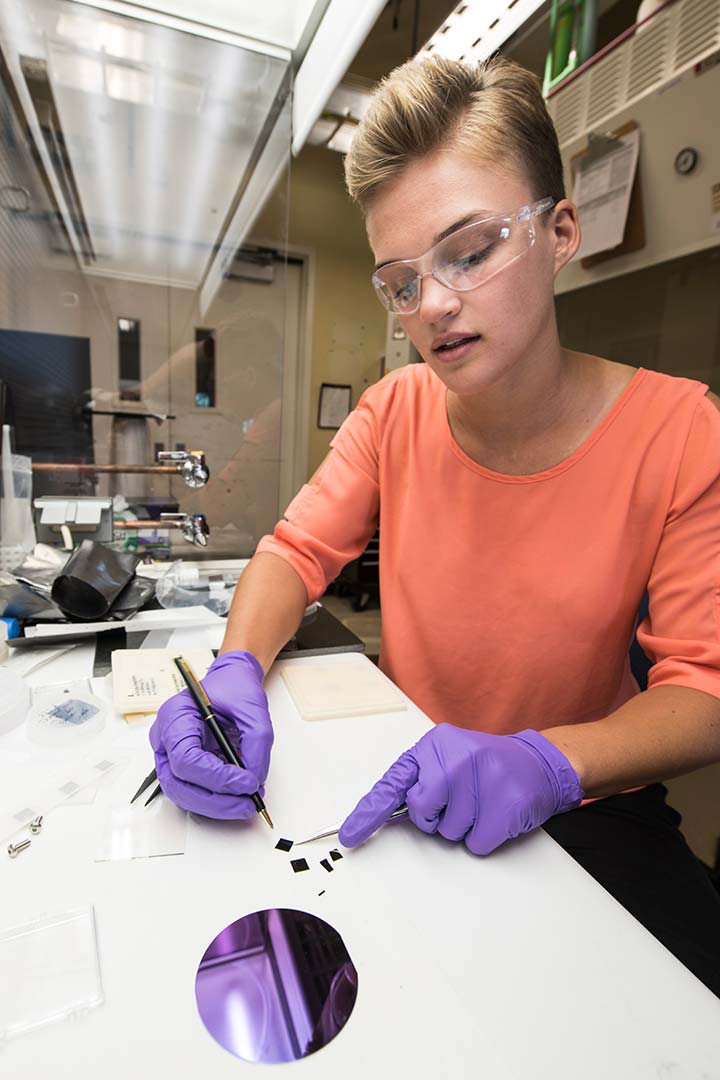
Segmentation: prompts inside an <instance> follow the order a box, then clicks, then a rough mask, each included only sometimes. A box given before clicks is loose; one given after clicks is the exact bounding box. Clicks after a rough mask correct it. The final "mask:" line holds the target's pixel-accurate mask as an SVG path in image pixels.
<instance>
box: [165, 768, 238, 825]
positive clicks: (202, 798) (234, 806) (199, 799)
mask: <svg viewBox="0 0 720 1080" xmlns="http://www.w3.org/2000/svg"><path fill="white" fill-rule="evenodd" d="M157 773H158V780H159V782H160V787H161V788H162V790H163V794H164V795H167V797H168V798H169V799H170V800H171V801H172V802H174V803H175V805H176V806H179V807H180V809H181V810H190V811H191V812H192V813H194V814H202V815H203V817H209V818H217V819H220V820H227V821H240V820H245V819H247V818H251V817H252V816H253V814H256V813H257V811H256V809H255V804H254V803H253V802H252V800H251V799H249V798H248V796H247V795H218V794H217V792H213V791H207V790H206V789H205V788H202V787H197V786H196V785H195V784H187V783H185V781H184V780H178V778H177V777H176V776H173V774H172V772H171V771H170V769H169V768H166V769H162V768H161V767H160V766H159V765H158V769H157Z"/></svg>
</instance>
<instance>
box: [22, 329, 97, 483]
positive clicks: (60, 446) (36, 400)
mask: <svg viewBox="0 0 720 1080" xmlns="http://www.w3.org/2000/svg"><path fill="white" fill-rule="evenodd" d="M0 381H1V382H2V383H4V384H5V387H6V388H7V389H8V390H9V393H7V392H6V393H5V394H3V401H4V402H5V414H6V415H5V416H4V417H2V422H3V423H8V422H9V423H12V424H13V426H14V432H15V451H16V453H18V454H25V455H27V456H28V457H31V458H32V459H33V461H37V462H41V461H55V462H88V463H91V462H92V461H93V460H94V455H93V436H92V417H91V416H90V413H89V412H88V411H87V410H86V408H85V406H86V405H87V403H88V400H89V397H90V340H89V339H88V338H81V337H68V336H66V335H61V334H34V333H30V332H28V331H25V330H0ZM40 475H41V476H42V477H43V482H42V483H37V480H38V479H39V476H38V475H36V477H35V481H36V482H35V483H34V484H33V491H34V493H35V494H36V495H37V494H40V493H41V492H42V493H45V494H47V493H49V491H50V490H52V489H53V488H56V487H57V485H58V484H59V485H60V487H59V488H58V490H63V489H65V490H67V487H66V484H67V480H69V479H70V476H66V477H65V478H64V479H63V477H62V474H53V473H42V474H40ZM71 475H72V474H71ZM78 479H79V478H78ZM71 486H72V485H71ZM81 486H83V487H84V486H85V485H84V484H81Z"/></svg>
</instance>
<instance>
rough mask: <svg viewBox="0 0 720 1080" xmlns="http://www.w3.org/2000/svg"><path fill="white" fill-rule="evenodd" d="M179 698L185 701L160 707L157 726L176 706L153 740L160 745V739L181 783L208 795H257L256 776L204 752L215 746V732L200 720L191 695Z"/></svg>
mask: <svg viewBox="0 0 720 1080" xmlns="http://www.w3.org/2000/svg"><path fill="white" fill-rule="evenodd" d="M178 696H179V697H180V698H181V699H182V700H180V701H175V700H174V699H171V701H170V702H166V703H165V704H164V705H162V706H161V708H160V711H159V712H158V720H157V721H156V723H158V722H160V721H161V720H162V719H164V717H161V713H162V712H163V710H165V709H166V706H169V705H170V704H171V702H173V703H174V707H173V708H172V709H169V708H168V709H167V713H166V715H167V716H168V717H169V718H168V719H166V722H165V723H164V725H162V727H161V729H160V731H159V732H158V734H157V736H156V738H155V740H154V741H155V743H157V741H158V738H159V739H160V745H162V748H163V750H164V751H165V754H166V755H167V759H168V762H169V765H170V771H171V772H172V774H173V775H174V776H176V777H177V778H178V779H179V780H186V781H187V782H188V783H190V784H196V785H197V786H198V787H203V788H206V789H207V790H208V791H215V792H218V793H222V794H225V795H252V794H253V793H254V792H256V791H257V789H258V787H259V786H260V780H259V779H258V777H257V776H256V775H255V773H254V772H252V771H251V770H250V769H239V768H238V767H237V765H229V764H226V763H225V762H224V761H223V760H221V758H220V757H218V756H217V755H216V754H214V753H212V752H211V751H210V750H206V749H205V746H206V745H212V746H214V745H215V740H214V739H213V738H212V732H211V731H210V730H209V729H208V728H207V726H206V724H205V722H204V721H203V720H201V718H200V714H199V712H198V711H197V708H196V706H195V704H194V702H193V700H192V698H191V697H190V695H189V694H188V696H187V699H183V698H182V695H178ZM154 748H155V746H154Z"/></svg>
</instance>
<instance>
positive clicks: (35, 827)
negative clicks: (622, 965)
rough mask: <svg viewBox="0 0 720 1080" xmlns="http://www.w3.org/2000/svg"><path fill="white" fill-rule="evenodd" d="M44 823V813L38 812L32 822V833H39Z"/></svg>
mask: <svg viewBox="0 0 720 1080" xmlns="http://www.w3.org/2000/svg"><path fill="white" fill-rule="evenodd" d="M42 825H43V816H42V814H38V816H37V817H36V818H35V820H34V821H31V822H30V832H31V833H39V832H40V830H41V829H42Z"/></svg>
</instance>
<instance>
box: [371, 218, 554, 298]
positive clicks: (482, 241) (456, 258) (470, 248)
mask: <svg viewBox="0 0 720 1080" xmlns="http://www.w3.org/2000/svg"><path fill="white" fill-rule="evenodd" d="M554 205H555V200H554V199H553V198H546V199H540V201H539V202H535V203H532V204H530V205H529V206H522V207H520V209H519V210H513V211H511V212H510V213H507V214H494V215H493V216H492V217H487V218H482V219H480V220H479V221H473V222H471V223H470V224H469V225H463V227H462V228H461V229H458V230H457V232H454V233H451V234H450V236H446V237H445V239H444V240H440V242H439V243H437V244H435V245H434V246H433V247H431V248H430V250H429V251H426V252H425V254H424V255H421V256H420V258H418V259H400V260H398V261H397V262H392V263H387V264H386V265H385V266H381V267H379V268H378V269H377V270H376V271H375V273H374V274H373V276H372V283H373V286H374V288H375V291H376V292H377V294H378V297H379V298H380V302H381V303H382V304H383V305H384V307H386V308H387V309H388V311H394V312H396V313H397V314H398V315H412V314H413V312H415V311H417V310H418V308H419V307H420V302H421V289H422V280H423V278H424V277H425V276H426V275H427V274H432V276H433V277H434V278H435V280H436V281H439V282H440V284H441V285H444V286H445V287H446V288H448V289H453V290H454V291H456V292H469V291H470V290H471V289H477V288H478V287H479V286H480V285H484V284H485V283H486V282H487V281H490V279H491V278H493V277H495V275H496V274H499V273H500V271H501V270H506V269H507V267H508V266H510V265H511V264H512V263H514V262H515V261H516V259H519V258H520V257H521V256H522V255H524V254H525V253H526V252H527V251H529V249H530V248H531V247H532V246H533V244H534V243H535V224H534V218H536V217H537V216H538V215H539V214H544V213H545V212H546V211H547V210H550V209H551V208H552V207H553V206H554Z"/></svg>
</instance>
